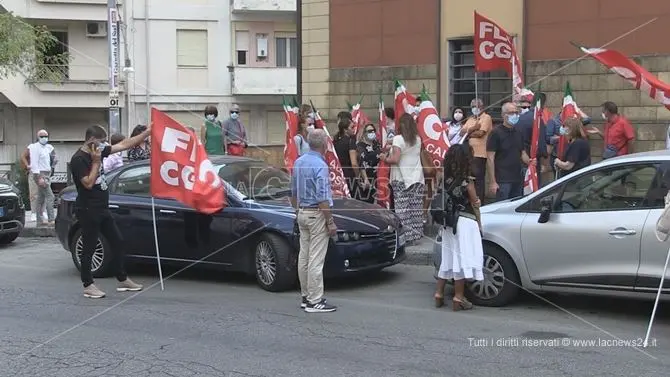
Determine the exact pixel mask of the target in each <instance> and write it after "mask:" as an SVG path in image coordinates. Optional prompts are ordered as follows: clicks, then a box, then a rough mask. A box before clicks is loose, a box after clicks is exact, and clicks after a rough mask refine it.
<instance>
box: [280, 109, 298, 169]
mask: <svg viewBox="0 0 670 377" xmlns="http://www.w3.org/2000/svg"><path fill="white" fill-rule="evenodd" d="M282 105H283V107H284V119H285V120H286V137H285V144H284V166H285V167H286V169H287V170H288V171H289V173H291V172H292V171H293V164H295V160H297V159H298V146H297V145H295V139H294V137H295V135H297V134H298V122H299V120H298V108H296V107H292V106H291V105H289V104H288V103H287V102H286V100H284V103H283V104H282Z"/></svg>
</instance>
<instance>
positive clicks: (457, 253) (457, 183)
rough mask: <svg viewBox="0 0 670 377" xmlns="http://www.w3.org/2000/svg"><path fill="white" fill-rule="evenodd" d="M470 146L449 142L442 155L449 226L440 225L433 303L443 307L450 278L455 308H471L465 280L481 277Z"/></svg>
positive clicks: (480, 251)
mask: <svg viewBox="0 0 670 377" xmlns="http://www.w3.org/2000/svg"><path fill="white" fill-rule="evenodd" d="M469 149H470V148H469V147H467V146H465V145H462V144H456V145H452V146H451V147H450V148H449V151H448V152H447V155H446V156H445V158H444V181H443V182H442V187H443V191H442V192H443V195H444V199H445V201H444V203H445V217H446V218H447V219H446V221H445V223H446V225H448V226H445V227H443V228H442V263H441V264H440V270H439V272H438V275H437V276H438V280H437V289H436V291H435V296H434V298H435V305H436V306H437V307H438V308H439V307H442V306H443V305H444V287H445V285H446V282H447V280H451V279H453V280H454V297H453V298H452V309H453V310H454V311H457V310H468V309H472V303H470V301H468V300H467V299H466V298H465V294H464V293H465V281H466V280H478V281H481V280H484V273H483V267H484V250H483V247H482V237H481V222H480V219H479V217H478V215H477V214H478V213H479V211H478V210H477V209H478V208H479V206H480V205H481V201H480V200H479V198H478V197H477V193H476V191H475V184H474V177H473V176H472V153H471V151H470V150H469Z"/></svg>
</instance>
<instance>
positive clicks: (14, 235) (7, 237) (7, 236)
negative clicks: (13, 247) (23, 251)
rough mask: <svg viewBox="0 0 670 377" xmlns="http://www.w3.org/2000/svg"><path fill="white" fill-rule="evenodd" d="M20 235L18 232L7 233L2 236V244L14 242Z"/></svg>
mask: <svg viewBox="0 0 670 377" xmlns="http://www.w3.org/2000/svg"><path fill="white" fill-rule="evenodd" d="M18 237H19V234H18V233H12V234H5V235H4V236H2V237H0V245H9V244H10V243H12V242H14V241H15V240H16V239H17V238H18Z"/></svg>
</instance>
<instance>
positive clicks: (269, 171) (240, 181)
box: [218, 161, 291, 200]
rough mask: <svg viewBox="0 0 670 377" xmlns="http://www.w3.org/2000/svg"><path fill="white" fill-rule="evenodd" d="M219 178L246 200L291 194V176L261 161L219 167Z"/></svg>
mask: <svg viewBox="0 0 670 377" xmlns="http://www.w3.org/2000/svg"><path fill="white" fill-rule="evenodd" d="M218 169H219V177H221V178H222V179H223V180H224V181H226V182H227V183H228V184H229V185H230V186H232V187H233V188H234V189H235V190H237V191H239V193H240V194H242V195H243V196H245V197H246V199H254V200H267V199H273V198H280V197H284V196H287V195H290V194H291V176H290V175H289V174H288V173H286V172H284V171H283V170H281V169H279V168H277V167H274V166H272V165H270V164H267V163H265V162H263V161H239V162H233V163H229V164H224V165H219V166H218Z"/></svg>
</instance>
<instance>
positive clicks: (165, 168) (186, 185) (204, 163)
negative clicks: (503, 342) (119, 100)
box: [150, 108, 226, 214]
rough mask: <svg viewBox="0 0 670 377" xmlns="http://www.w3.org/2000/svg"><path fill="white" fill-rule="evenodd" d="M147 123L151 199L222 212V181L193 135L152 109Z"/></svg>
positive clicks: (205, 211) (203, 211) (223, 201)
mask: <svg viewBox="0 0 670 377" xmlns="http://www.w3.org/2000/svg"><path fill="white" fill-rule="evenodd" d="M151 122H152V126H151V171H152V172H153V174H152V175H151V181H150V185H151V196H153V197H157V198H169V199H175V200H177V201H179V202H181V203H184V204H185V205H187V206H189V207H191V208H193V209H195V210H196V211H198V212H201V213H205V214H213V213H216V212H218V211H220V210H221V209H223V208H224V206H225V204H226V203H225V195H224V187H223V181H222V180H221V178H220V177H219V172H218V171H217V170H216V169H215V168H214V165H212V162H211V161H210V160H209V158H208V157H207V152H206V151H205V147H204V146H203V145H202V144H201V143H200V141H199V140H198V137H197V136H196V135H195V133H194V132H193V131H191V130H189V129H187V128H186V127H184V126H183V125H181V124H180V123H179V122H177V121H176V120H174V119H172V118H170V117H169V116H168V115H167V114H165V113H163V112H162V111H160V110H158V109H156V108H152V109H151Z"/></svg>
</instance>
